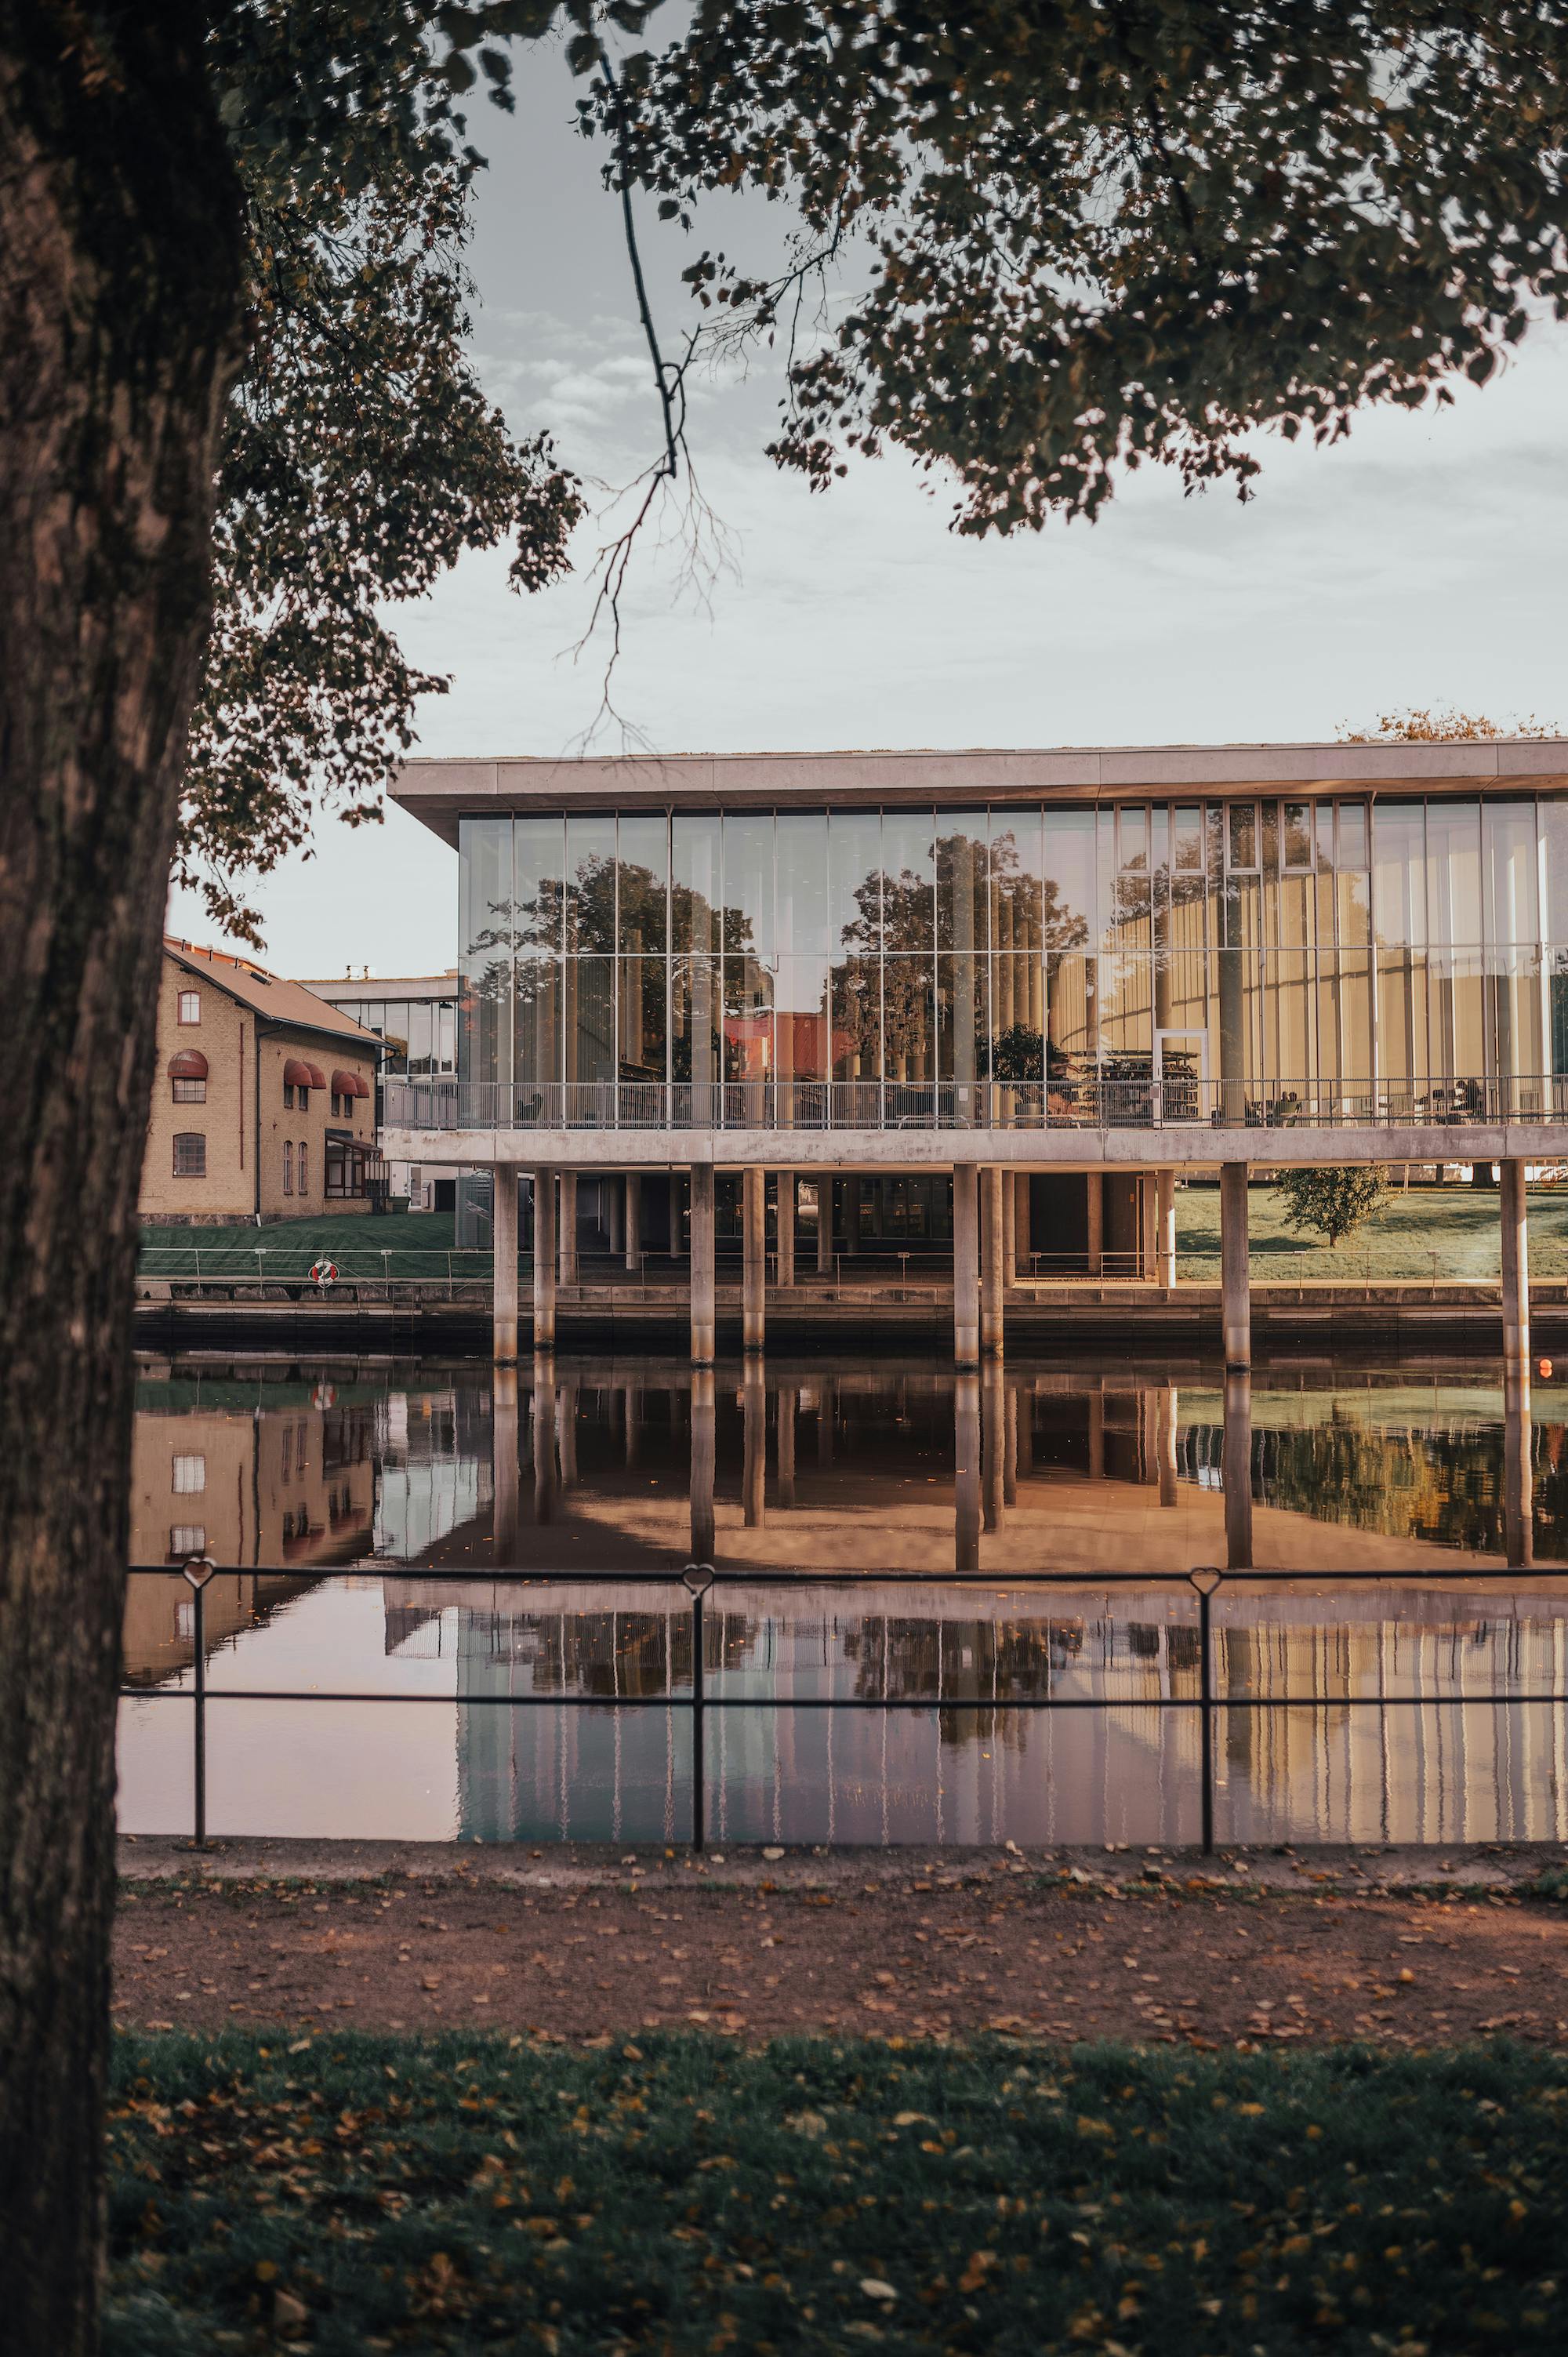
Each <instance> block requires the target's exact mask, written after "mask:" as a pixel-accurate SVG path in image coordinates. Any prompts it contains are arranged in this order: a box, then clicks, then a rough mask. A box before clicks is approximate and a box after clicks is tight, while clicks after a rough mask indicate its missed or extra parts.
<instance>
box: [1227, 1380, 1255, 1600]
mask: <svg viewBox="0 0 1568 2357" xmlns="http://www.w3.org/2000/svg"><path fill="white" fill-rule="evenodd" d="M1224 1480H1225V1561H1226V1566H1227V1568H1228V1569H1230V1570H1231V1571H1248V1570H1250V1569H1251V1563H1252V1378H1251V1375H1250V1374H1249V1373H1248V1372H1247V1371H1246V1369H1245V1368H1231V1369H1230V1370H1229V1371H1228V1372H1227V1373H1226V1377H1225V1457H1224Z"/></svg>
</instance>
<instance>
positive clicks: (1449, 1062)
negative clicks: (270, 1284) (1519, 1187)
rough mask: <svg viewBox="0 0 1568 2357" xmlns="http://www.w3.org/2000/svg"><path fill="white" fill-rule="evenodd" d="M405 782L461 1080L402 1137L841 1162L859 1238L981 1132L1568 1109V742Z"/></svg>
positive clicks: (1233, 1154)
mask: <svg viewBox="0 0 1568 2357" xmlns="http://www.w3.org/2000/svg"><path fill="white" fill-rule="evenodd" d="M398 799H399V800H400V801H401V802H403V804H404V806H405V807H406V808H408V809H409V810H410V811H411V812H412V813H414V814H415V815H416V816H418V817H419V818H421V819H422V820H423V821H424V823H426V824H428V825H430V826H431V827H432V828H433V829H434V830H435V832H437V833H438V834H441V835H442V836H443V837H444V838H445V839H446V841H447V842H448V843H450V844H452V845H455V846H456V850H457V853H458V856H459V875H460V885H459V915H458V942H457V962H458V984H457V1013H456V1072H455V1073H453V1074H450V1075H446V1074H440V1075H436V1074H432V1075H430V1076H429V1077H428V1078H425V1079H423V1080H419V1079H415V1078H414V1077H413V1075H412V1074H411V1076H410V1078H409V1080H408V1082H406V1084H404V1085H402V1086H398V1087H389V1090H388V1102H387V1121H388V1125H389V1128H392V1129H397V1130H400V1131H403V1132H406V1133H407V1134H408V1135H409V1137H410V1139H411V1140H412V1139H415V1138H416V1139H417V1150H416V1151H415V1152H414V1153H413V1156H412V1157H411V1158H416V1159H419V1160H421V1161H422V1162H428V1161H430V1160H432V1159H435V1158H438V1157H440V1156H441V1154H442V1153H443V1152H445V1153H446V1156H447V1158H449V1159H452V1160H455V1161H459V1162H461V1161H469V1162H471V1163H473V1164H476V1165H478V1164H487V1163H488V1164H493V1163H494V1162H495V1161H497V1160H499V1159H501V1158H503V1157H501V1156H500V1155H499V1153H498V1152H497V1150H496V1146H495V1141H496V1140H497V1139H498V1137H500V1136H505V1137H506V1138H508V1139H509V1140H515V1141H516V1146H517V1150H516V1155H515V1158H516V1159H517V1161H518V1162H519V1163H520V1165H523V1166H526V1165H527V1164H528V1163H529V1162H530V1161H531V1160H533V1159H536V1158H539V1157H540V1152H541V1143H542V1141H543V1140H546V1139H547V1140H550V1141H559V1143H558V1144H557V1143H554V1142H552V1143H551V1145H550V1149H549V1154H548V1157H547V1158H548V1159H549V1160H550V1161H551V1163H552V1164H553V1165H555V1166H559V1165H561V1164H562V1163H563V1162H564V1161H565V1160H568V1159H572V1160H575V1163H576V1164H577V1165H578V1167H579V1168H591V1169H593V1170H595V1171H596V1172H605V1171H607V1170H611V1169H614V1168H619V1167H625V1168H645V1169H646V1168H662V1169H675V1168H682V1167H683V1166H684V1165H686V1164H688V1163H689V1162H690V1160H691V1159H692V1157H693V1154H694V1153H695V1154H697V1155H700V1156H701V1157H703V1158H707V1159H710V1160H713V1161H714V1162H716V1163H718V1164H720V1165H721V1166H722V1165H725V1164H726V1163H727V1164H734V1165H736V1166H739V1165H744V1164H746V1163H748V1162H750V1161H753V1160H756V1159H764V1160H766V1162H767V1163H768V1166H769V1167H770V1168H778V1167H779V1166H780V1165H788V1166H789V1168H800V1169H804V1170H806V1171H807V1172H808V1174H809V1175H810V1174H811V1173H815V1174H818V1176H817V1179H814V1180H813V1181H812V1183H813V1184H818V1183H819V1181H820V1184H821V1187H822V1189H826V1188H828V1187H831V1186H832V1184H834V1183H835V1182H834V1181H833V1180H832V1179H829V1178H828V1177H827V1174H828V1173H830V1172H848V1171H853V1172H854V1174H855V1175H856V1177H857V1178H858V1179H862V1180H865V1181H866V1182H872V1183H869V1184H864V1185H860V1186H858V1187H857V1188H856V1189H855V1190H854V1202H853V1204H852V1206H851V1207H850V1209H849V1211H847V1213H845V1212H840V1211H835V1217H841V1218H842V1217H845V1216H847V1217H848V1218H849V1219H850V1220H851V1222H852V1224H854V1226H855V1227H856V1228H857V1230H858V1229H860V1228H862V1227H864V1228H865V1231H866V1232H865V1240H866V1241H867V1242H871V1241H874V1240H875V1239H874V1237H873V1235H872V1233H871V1232H870V1230H871V1228H872V1227H875V1228H878V1229H879V1228H880V1226H881V1225H882V1224H883V1222H884V1217H885V1215H886V1221H887V1222H890V1223H891V1224H892V1225H893V1226H894V1227H897V1225H898V1222H899V1221H900V1220H902V1221H903V1222H904V1223H905V1225H906V1227H907V1226H908V1220H909V1218H910V1216H911V1212H912V1211H914V1209H915V1196H916V1195H918V1194H919V1192H920V1185H923V1186H924V1188H925V1190H926V1191H925V1199H924V1200H923V1201H922V1203H921V1206H920V1209H919V1224H920V1226H921V1227H922V1228H923V1230H924V1232H927V1233H931V1232H934V1231H933V1228H932V1222H936V1223H937V1226H938V1227H940V1221H941V1217H942V1213H941V1208H940V1201H939V1200H938V1198H939V1197H940V1193H941V1189H940V1184H937V1183H936V1182H937V1181H938V1179H939V1176H940V1175H941V1176H945V1173H946V1170H947V1169H948V1168H949V1167H950V1166H951V1165H952V1164H953V1163H954V1162H955V1161H971V1162H973V1161H978V1162H982V1163H983V1162H984V1161H986V1160H987V1159H988V1158H989V1157H991V1156H992V1155H993V1153H994V1154H996V1155H998V1156H1000V1157H1002V1158H1004V1160H1005V1161H1006V1163H1007V1164H1008V1165H1009V1166H1010V1167H1011V1168H1014V1169H1015V1171H1020V1172H1021V1171H1025V1170H1031V1171H1035V1172H1037V1173H1040V1174H1046V1173H1048V1172H1050V1171H1052V1170H1056V1171H1058V1172H1061V1171H1065V1170H1074V1169H1077V1170H1079V1171H1088V1170H1092V1169H1093V1168H1096V1167H1097V1166H1098V1167H1101V1168H1110V1167H1112V1166H1115V1167H1117V1168H1127V1169H1133V1170H1137V1169H1141V1168H1143V1167H1144V1166H1145V1165H1146V1166H1147V1167H1148V1168H1151V1169H1152V1168H1155V1167H1156V1166H1165V1165H1166V1164H1168V1163H1170V1162H1171V1161H1173V1160H1175V1161H1176V1162H1178V1163H1179V1162H1196V1161H1207V1162H1209V1163H1212V1162H1215V1161H1223V1160H1225V1159H1227V1158H1237V1157H1240V1158H1242V1159H1248V1158H1251V1159H1272V1160H1274V1161H1297V1162H1308V1161H1314V1160H1333V1161H1339V1162H1343V1161H1351V1160H1358V1159H1362V1160H1388V1161H1404V1160H1408V1159H1411V1158H1423V1157H1432V1156H1433V1155H1434V1154H1435V1155H1438V1156H1440V1157H1441V1156H1444V1155H1446V1156H1450V1157H1464V1158H1466V1159H1469V1158H1471V1156H1470V1152H1468V1151H1467V1150H1466V1144H1465V1142H1464V1139H1465V1135H1466V1134H1467V1133H1471V1132H1474V1133H1475V1134H1476V1135H1475V1137H1474V1139H1473V1141H1472V1150H1473V1151H1474V1152H1475V1153H1477V1154H1480V1153H1484V1152H1487V1151H1489V1152H1491V1153H1493V1154H1498V1153H1500V1152H1501V1151H1503V1150H1504V1148H1503V1146H1502V1145H1499V1144H1498V1142H1497V1141H1496V1140H1495V1139H1494V1137H1493V1135H1492V1133H1494V1132H1496V1133H1498V1135H1499V1136H1500V1135H1501V1134H1502V1133H1503V1132H1505V1131H1506V1132H1508V1133H1509V1137H1511V1138H1513V1140H1514V1142H1515V1143H1518V1141H1519V1140H1520V1138H1522V1137H1523V1135H1524V1133H1525V1131H1527V1130H1534V1129H1536V1128H1537V1127H1540V1128H1541V1129H1542V1130H1545V1129H1547V1128H1548V1127H1550V1125H1554V1124H1556V1123H1558V1122H1559V1121H1561V1119H1562V1118H1563V1114H1564V1111H1565V1110H1568V743H1564V742H1561V741H1557V740H1550V739H1546V740H1528V739H1507V740H1499V741H1498V742H1488V743H1455V744H1446V745H1383V744H1379V745H1306V746H1252V747H1249V746H1221V747H1212V748H1202V747H1177V748H1108V749H1103V750H1085V751H1074V750H1070V749H1068V750H1061V751H1054V752H1051V751H1047V752H1041V753H1026V752H977V753H970V754H938V753H905V754H898V753H889V754H827V755H811V756H786V755H757V756H749V757H747V756H737V757H734V758H727V759H725V758H708V757H695V756H692V757H682V758H678V759H586V760H582V761H571V762H558V761H552V760H516V761H499V762H478V761H475V762H463V761H456V762H422V761H416V762H413V763H411V764H409V765H408V767H407V769H406V770H405V771H404V773H403V778H402V780H401V781H400V785H399V788H398ZM1456 1131H1457V1132H1459V1133H1460V1135H1458V1136H1455V1132H1456ZM780 1133H788V1134H789V1139H788V1143H786V1142H785V1140H784V1139H783V1138H782V1137H781V1136H780V1135H779V1134H780ZM1328 1133H1332V1135H1331V1136H1330V1135H1326V1134H1328ZM1482 1133H1486V1135H1482ZM487 1139H488V1140H489V1141H490V1142H489V1144H483V1143H482V1141H485V1140H487ZM443 1141H445V1144H444V1143H443ZM699 1141H700V1142H699ZM769 1141H771V1142H770V1143H769ZM1538 1146H1539V1142H1538ZM390 1150H392V1148H391V1147H390V1146H389V1151H390ZM1521 1150H1525V1151H1532V1152H1533V1151H1535V1150H1538V1148H1532V1147H1531V1146H1529V1145H1528V1143H1527V1144H1526V1145H1525V1146H1523V1148H1522V1149H1521ZM1547 1150H1550V1141H1547ZM397 1151H399V1152H400V1153H402V1151H403V1146H402V1145H401V1144H400V1145H399V1146H398V1147H397ZM618 1156H619V1157H620V1160H619V1162H618V1161H617V1157H618ZM504 1158H512V1157H510V1153H509V1155H508V1156H507V1157H504ZM889 1179H891V1180H899V1181H901V1182H903V1191H902V1194H901V1195H897V1200H894V1198H893V1197H891V1196H889V1195H888V1194H887V1190H886V1186H884V1185H883V1184H882V1182H883V1181H884V1180H889ZM916 1181H918V1182H920V1185H916V1186H915V1194H914V1195H912V1194H911V1192H910V1187H911V1184H912V1183H913V1182H916ZM841 1192H842V1190H841ZM895 1193H896V1194H897V1189H896V1190H895ZM818 1200H819V1202H820V1201H821V1200H822V1195H821V1193H819V1198H818ZM835 1200H836V1199H835ZM868 1200H871V1201H873V1202H874V1204H875V1210H874V1211H873V1213H871V1214H870V1215H867V1214H866V1212H865V1203H866V1202H867V1201H868ZM1133 1216H1134V1219H1135V1216H1136V1215H1135V1214H1134V1215H1133ZM868 1222H869V1223H868Z"/></svg>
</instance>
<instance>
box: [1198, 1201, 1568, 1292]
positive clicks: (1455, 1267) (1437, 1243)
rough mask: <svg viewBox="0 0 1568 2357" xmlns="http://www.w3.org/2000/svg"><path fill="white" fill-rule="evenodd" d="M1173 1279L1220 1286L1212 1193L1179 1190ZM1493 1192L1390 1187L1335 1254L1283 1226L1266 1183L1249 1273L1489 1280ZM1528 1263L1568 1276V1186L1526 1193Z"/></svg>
mask: <svg viewBox="0 0 1568 2357" xmlns="http://www.w3.org/2000/svg"><path fill="white" fill-rule="evenodd" d="M1498 1203H1499V1194H1498V1189H1497V1188H1495V1187H1493V1188H1479V1187H1468V1186H1455V1187H1412V1189H1411V1190H1410V1192H1409V1194H1408V1195H1407V1194H1402V1193H1401V1192H1400V1191H1399V1190H1398V1189H1395V1191H1394V1192H1393V1193H1391V1194H1390V1195H1388V1196H1386V1197H1385V1199H1384V1200H1383V1202H1382V1203H1381V1205H1380V1208H1379V1209H1378V1211H1375V1212H1374V1213H1373V1215H1372V1217H1371V1218H1370V1219H1369V1221H1368V1222H1367V1224H1366V1226H1365V1227H1363V1228H1359V1229H1358V1230H1357V1232H1356V1233H1355V1234H1354V1235H1353V1236H1348V1237H1347V1238H1346V1239H1345V1241H1344V1243H1341V1244H1339V1245H1337V1247H1336V1248H1335V1250H1333V1251H1332V1252H1331V1251H1330V1250H1329V1248H1328V1246H1327V1245H1326V1243H1322V1242H1320V1241H1318V1240H1317V1239H1315V1238H1314V1237H1312V1236H1310V1235H1305V1234H1302V1233H1300V1232H1297V1231H1296V1230H1295V1229H1294V1228H1290V1227H1287V1226H1286V1224H1285V1219H1284V1205H1283V1200H1282V1199H1281V1198H1280V1196H1279V1195H1278V1194H1277V1193H1276V1192H1275V1190H1274V1189H1273V1188H1272V1187H1253V1188H1251V1189H1249V1191H1248V1198H1247V1215H1248V1216H1247V1225H1248V1232H1249V1235H1250V1239H1251V1264H1252V1275H1253V1278H1254V1280H1255V1281H1256V1282H1257V1283H1259V1284H1267V1283H1268V1281H1269V1279H1270V1278H1271V1277H1272V1278H1273V1279H1274V1280H1275V1281H1276V1282H1278V1283H1285V1284H1290V1283H1293V1282H1294V1280H1295V1279H1296V1278H1297V1277H1298V1276H1300V1277H1309V1278H1310V1277H1330V1278H1333V1277H1341V1278H1345V1279H1347V1280H1353V1279H1355V1278H1358V1277H1364V1276H1371V1277H1380V1276H1386V1277H1397V1276H1406V1277H1428V1278H1430V1277H1431V1276H1432V1275H1433V1274H1434V1272H1435V1274H1436V1275H1438V1276H1439V1277H1473V1278H1487V1277H1490V1278H1492V1279H1494V1280H1495V1279H1496V1278H1497V1276H1498V1270H1499V1266H1500V1245H1499V1241H1498ZM1176 1256H1177V1270H1178V1274H1179V1275H1182V1276H1185V1277H1190V1278H1194V1279H1197V1280H1202V1281H1207V1282H1208V1283H1210V1284H1218V1283H1219V1188H1218V1187H1178V1188H1177V1189H1176ZM1530 1267H1531V1270H1532V1272H1533V1273H1534V1274H1535V1275H1539V1276H1568V1188H1557V1187H1542V1188H1536V1189H1531V1191H1530Z"/></svg>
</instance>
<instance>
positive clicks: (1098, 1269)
mask: <svg viewBox="0 0 1568 2357" xmlns="http://www.w3.org/2000/svg"><path fill="white" fill-rule="evenodd" d="M1084 1184H1085V1186H1086V1187H1087V1188H1088V1190H1089V1198H1088V1200H1089V1273H1090V1276H1102V1275H1104V1273H1105V1181H1104V1177H1103V1175H1102V1173H1101V1172H1100V1171H1098V1170H1091V1171H1090V1173H1089V1176H1088V1178H1087V1179H1086V1180H1085V1181H1084Z"/></svg>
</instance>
